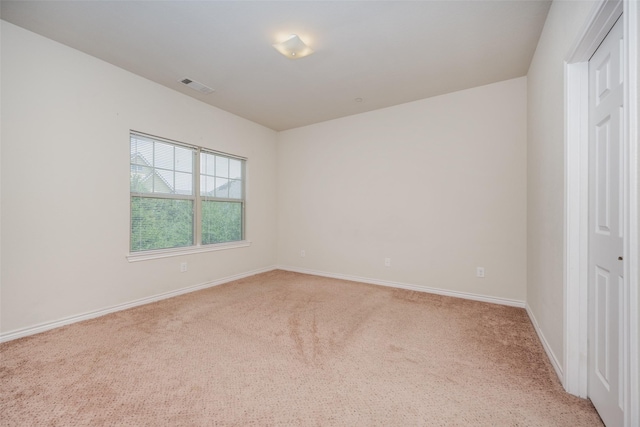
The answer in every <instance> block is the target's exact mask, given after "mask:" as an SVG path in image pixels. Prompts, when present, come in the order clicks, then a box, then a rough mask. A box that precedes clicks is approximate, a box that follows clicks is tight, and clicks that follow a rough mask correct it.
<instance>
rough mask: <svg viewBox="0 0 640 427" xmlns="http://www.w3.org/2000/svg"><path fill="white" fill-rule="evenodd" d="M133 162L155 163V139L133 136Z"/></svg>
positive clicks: (149, 164)
mask: <svg viewBox="0 0 640 427" xmlns="http://www.w3.org/2000/svg"><path fill="white" fill-rule="evenodd" d="M131 163H135V164H138V165H145V166H151V165H152V164H153V141H149V140H147V139H139V138H132V139H131Z"/></svg>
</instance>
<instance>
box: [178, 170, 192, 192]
mask: <svg viewBox="0 0 640 427" xmlns="http://www.w3.org/2000/svg"><path fill="white" fill-rule="evenodd" d="M175 179H176V194H182V195H185V196H190V195H192V194H193V178H192V175H191V174H190V173H183V172H176V178H175Z"/></svg>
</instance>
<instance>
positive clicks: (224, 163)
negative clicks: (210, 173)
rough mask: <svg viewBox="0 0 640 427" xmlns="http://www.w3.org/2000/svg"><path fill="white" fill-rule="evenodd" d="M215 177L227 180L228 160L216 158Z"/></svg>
mask: <svg viewBox="0 0 640 427" xmlns="http://www.w3.org/2000/svg"><path fill="white" fill-rule="evenodd" d="M216 176H219V177H221V178H229V158H227V157H221V156H216Z"/></svg>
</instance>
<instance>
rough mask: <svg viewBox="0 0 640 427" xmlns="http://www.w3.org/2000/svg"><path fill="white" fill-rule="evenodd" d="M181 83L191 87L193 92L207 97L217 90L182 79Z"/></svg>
mask: <svg viewBox="0 0 640 427" xmlns="http://www.w3.org/2000/svg"><path fill="white" fill-rule="evenodd" d="M180 83H182V84H183V85H185V86H188V87H190V88H191V89H193V90H197V91H198V92H200V93H204V94H205V95H208V94H210V93H213V92H215V90H214V89H211V88H210V87H209V86H205V85H203V84H202V83H198V82H196V81H193V80H191V79H182V80H180Z"/></svg>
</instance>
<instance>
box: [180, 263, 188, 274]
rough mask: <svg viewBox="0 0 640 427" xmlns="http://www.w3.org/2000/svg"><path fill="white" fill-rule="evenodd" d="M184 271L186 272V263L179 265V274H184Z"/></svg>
mask: <svg viewBox="0 0 640 427" xmlns="http://www.w3.org/2000/svg"><path fill="white" fill-rule="evenodd" d="M185 271H187V263H186V262H181V263H180V273H184V272H185Z"/></svg>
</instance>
